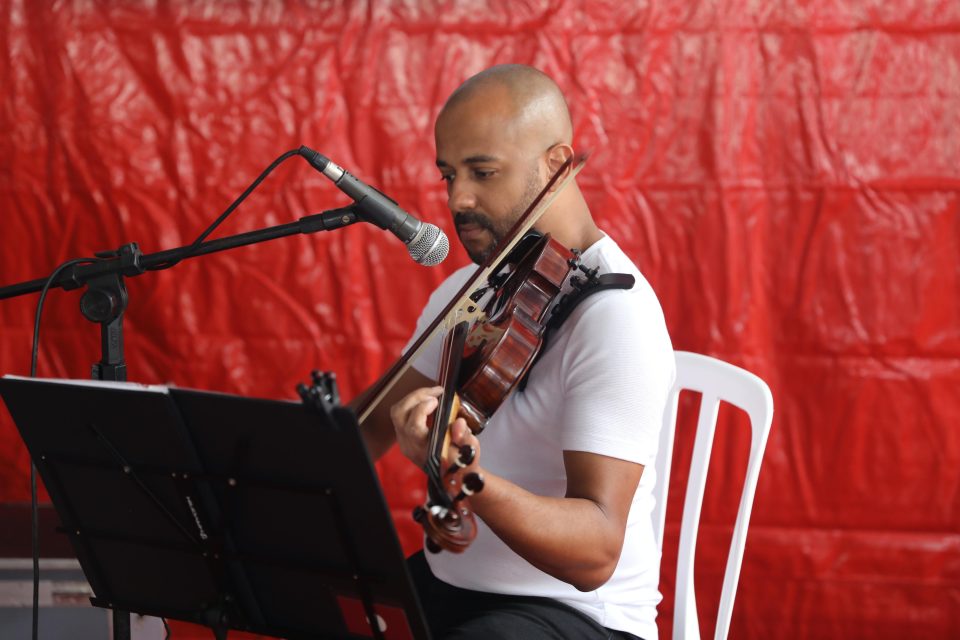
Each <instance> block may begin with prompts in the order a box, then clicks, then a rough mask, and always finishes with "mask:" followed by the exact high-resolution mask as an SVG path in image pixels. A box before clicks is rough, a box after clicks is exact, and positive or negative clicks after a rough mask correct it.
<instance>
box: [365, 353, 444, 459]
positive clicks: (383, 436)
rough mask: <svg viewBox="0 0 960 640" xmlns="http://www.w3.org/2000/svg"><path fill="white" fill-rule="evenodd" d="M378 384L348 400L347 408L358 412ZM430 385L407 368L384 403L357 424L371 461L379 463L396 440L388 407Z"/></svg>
mask: <svg viewBox="0 0 960 640" xmlns="http://www.w3.org/2000/svg"><path fill="white" fill-rule="evenodd" d="M379 382H380V380H377V383H379ZM377 383H374V384H373V385H371V386H370V387H368V388H367V389H366V390H365V391H363V392H362V393H360V395H358V396H357V397H356V398H354V399H353V400H351V401H350V403H349V404H348V406H349V407H350V408H351V409H353V410H354V411H358V412H359V409H360V407H362V406H363V405H364V403H365V402H366V399H367V398H368V397H369V396H370V393H371V391H372V389H373V388H374V387H376V386H377ZM433 384H434V382H433V380H431V379H430V378H428V377H427V376H425V375H423V374H422V373H420V372H419V371H417V370H416V369H414V368H413V367H410V368H408V369H407V370H406V372H404V374H403V375H402V376H400V379H399V380H397V382H396V383H395V384H394V385H393V388H392V389H391V390H390V391H389V392H387V395H386V396H384V398H383V400H381V401H380V403H379V404H378V405H377V406H376V407H374V408H373V411H372V412H371V413H370V415H368V416H367V419H366V420H364V421H363V422H362V423H361V424H360V435H361V436H362V437H363V442H364V444H365V445H367V451H368V452H369V454H370V458H371V459H373V460H374V461H377V460H379V459H380V458H381V457H382V456H383V455H384V454H385V453H386V452H387V451H389V449H390V447H391V446H393V443H394V442H396V439H397V436H396V433H395V432H394V428H393V422H391V420H390V407H392V406H393V405H394V404H396V403H397V402H398V401H399V400H400V399H401V398H403V397H404V396H406V395H408V394H409V393H410V392H412V391H414V390H415V389H418V388H421V387H429V386H432V385H433Z"/></svg>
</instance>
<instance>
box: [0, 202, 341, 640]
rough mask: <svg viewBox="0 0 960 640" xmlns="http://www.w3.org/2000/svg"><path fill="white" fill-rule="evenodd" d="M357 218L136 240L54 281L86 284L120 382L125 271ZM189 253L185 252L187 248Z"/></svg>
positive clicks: (9, 291) (331, 215) (35, 287)
mask: <svg viewBox="0 0 960 640" xmlns="http://www.w3.org/2000/svg"><path fill="white" fill-rule="evenodd" d="M358 221H359V217H358V215H357V210H356V204H352V205H350V206H347V207H340V208H339V209H331V210H329V211H324V212H322V213H318V214H315V215H311V216H305V217H303V218H300V219H299V220H297V221H296V222H289V223H286V224H280V225H276V226H272V227H266V228H264V229H258V230H256V231H248V232H247V233H240V234H237V235H233V236H227V237H225V238H220V239H217V240H211V241H210V242H204V243H202V244H200V245H198V246H196V247H193V246H190V245H187V246H183V247H178V248H176V249H167V250H165V251H158V252H156V253H150V254H144V253H143V252H141V251H140V247H139V246H138V245H137V243H136V242H130V243H127V244H125V245H123V246H121V247H120V248H119V249H117V250H116V251H106V252H100V253H96V254H94V255H96V257H97V258H100V260H99V261H97V262H94V263H92V264H86V265H73V266H72V267H71V268H68V269H65V270H64V271H63V272H62V273H61V274H60V275H59V276H58V277H57V278H56V279H55V280H54V281H53V282H52V283H51V284H50V286H51V287H54V286H57V287H60V288H62V289H64V290H71V289H78V288H80V287H82V286H84V285H86V287H87V290H86V291H84V292H83V295H82V296H81V298H80V312H81V313H82V314H83V317H84V318H86V319H87V320H89V321H91V322H96V323H99V324H100V352H101V358H100V362H97V363H95V364H94V365H93V367H92V368H91V376H92V378H93V379H94V380H110V381H118V382H122V381H125V380H126V379H127V364H126V362H125V361H124V358H123V313H124V311H126V309H127V303H128V301H129V296H128V295H127V287H126V285H125V284H124V280H123V278H124V276H139V275H141V274H143V273H144V272H145V271H151V270H152V271H158V270H161V269H165V268H168V267H172V266H174V264H176V263H177V262H179V261H180V260H185V259H187V258H194V257H196V256H201V255H206V254H208V253H215V252H217V251H225V250H227V249H234V248H236V247H241V246H244V245H248V244H256V243H258V242H266V241H267V240H274V239H276V238H283V237H285V236H291V235H295V234H298V233H304V234H307V233H316V232H317V231H332V230H334V229H339V228H341V227H346V226H348V225H351V224H354V223H355V222H358ZM188 251H189V253H187V254H186V255H184V254H185V252H188ZM47 280H48V278H39V279H37V280H30V281H26V282H20V283H17V284H13V285H9V286H6V287H0V300H3V299H6V298H13V297H16V296H21V295H25V294H28V293H36V292H39V291H42V290H43V287H44V286H45V285H46V283H47ZM112 611H113V637H114V640H130V613H129V612H127V611H122V610H118V609H113V610H112Z"/></svg>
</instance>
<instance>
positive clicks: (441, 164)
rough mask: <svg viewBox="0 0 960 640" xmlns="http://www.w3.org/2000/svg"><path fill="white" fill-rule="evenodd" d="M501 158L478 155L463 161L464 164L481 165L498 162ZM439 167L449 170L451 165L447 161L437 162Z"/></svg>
mask: <svg viewBox="0 0 960 640" xmlns="http://www.w3.org/2000/svg"><path fill="white" fill-rule="evenodd" d="M499 160H500V158H498V157H497V156H488V155H482V154H481V155H476V156H470V157H468V158H464V159H463V163H464V164H480V163H483V162H498V161H499ZM437 166H438V167H439V168H441V169H445V168H449V167H450V164H449V163H448V162H446V161H445V160H437Z"/></svg>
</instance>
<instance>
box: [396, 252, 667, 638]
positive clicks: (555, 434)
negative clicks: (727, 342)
mask: <svg viewBox="0 0 960 640" xmlns="http://www.w3.org/2000/svg"><path fill="white" fill-rule="evenodd" d="M581 262H582V264H584V265H585V266H587V267H591V268H592V267H599V268H600V273H609V272H615V273H629V274H632V275H633V276H634V277H635V278H636V283H635V284H634V286H633V288H632V289H629V290H608V291H601V292H598V293H594V294H593V295H591V296H589V297H588V298H587V299H586V300H584V301H583V302H581V303H580V305H579V306H578V307H577V308H576V310H575V311H574V312H573V313H572V314H571V315H570V317H569V318H567V320H566V321H565V322H564V324H563V325H562V326H561V327H560V329H559V330H557V331H555V332H554V333H553V335H552V336H551V338H550V341H549V344H548V345H547V349H546V351H545V352H544V353H543V354H542V355H541V357H540V359H539V360H538V361H537V363H536V364H535V366H534V367H533V369H532V372H531V374H530V378H529V380H528V384H527V387H526V389H525V390H524V391H523V392H515V393H513V394H512V395H511V396H510V397H509V398H508V399H507V400H506V401H505V402H504V403H503V404H502V405H501V406H500V408H499V410H498V411H497V412H496V413H495V414H494V416H493V417H492V418H491V419H490V420H489V422H488V424H487V427H486V429H485V430H484V431H483V432H482V433H481V434H480V436H479V439H480V448H481V452H482V459H483V466H484V467H485V468H486V469H488V470H489V471H490V472H491V473H494V474H497V475H499V476H501V477H503V478H506V479H508V480H510V481H511V482H513V483H515V484H517V485H519V486H521V487H523V488H524V489H526V490H527V491H530V492H532V493H535V494H538V495H542V496H552V497H562V496H564V494H565V493H566V485H567V483H566V473H565V470H564V466H563V451H564V450H572V451H585V452H590V453H597V454H600V455H604V456H610V457H614V458H620V459H623V460H629V461H631V462H636V463H639V464H642V465H645V468H644V471H643V475H642V477H641V480H640V486H639V488H638V489H637V492H636V494H635V496H634V500H633V504H632V506H631V508H630V515H629V518H628V521H627V530H626V536H625V539H624V544H623V551H622V553H621V556H620V561H619V563H618V564H617V568H616V570H615V571H614V573H613V576H612V577H611V578H610V580H609V581H607V583H606V584H604V585H603V586H601V587H600V588H599V589H596V590H595V591H591V592H587V593H584V592H581V591H578V590H577V589H576V588H574V587H573V586H572V585H570V584H567V583H566V582H563V581H561V580H558V579H556V578H554V577H552V576H550V575H548V574H546V573H544V572H543V571H541V570H540V569H537V568H536V567H534V566H533V565H531V564H530V563H529V562H527V561H526V560H524V559H523V558H521V557H520V556H519V555H517V554H516V553H515V552H514V551H512V550H511V549H510V548H509V547H508V546H507V545H506V544H504V543H503V542H502V541H501V540H500V539H499V538H498V537H497V536H496V534H494V533H493V532H492V531H491V530H490V529H489V528H488V527H487V526H486V525H485V524H484V523H483V521H482V520H480V519H478V520H477V525H478V529H479V531H478V534H477V537H476V539H475V540H474V541H473V543H472V544H471V545H470V547H468V548H467V550H466V551H465V552H464V553H462V554H452V553H445V552H444V553H439V554H429V553H428V554H427V560H428V562H429V564H430V568H431V570H432V571H433V573H434V575H436V577H437V578H439V579H440V580H443V581H444V582H447V583H449V584H452V585H455V586H457V587H461V588H464V589H474V590H477V591H486V592H492V593H504V594H517V595H532V596H542V597H549V598H554V599H556V600H559V601H560V602H563V603H565V604H568V605H570V606H572V607H574V608H576V609H578V610H579V611H582V612H584V613H585V614H587V615H588V616H590V617H591V618H593V619H594V620H596V621H597V622H599V623H600V624H601V625H603V626H605V627H608V628H611V629H619V630H623V631H627V632H629V633H632V634H635V635H638V636H640V637H643V638H646V639H647V640H653V639H655V638H656V637H657V627H656V622H655V618H656V606H657V604H658V603H659V602H660V599H661V596H660V593H659V591H658V590H657V584H658V580H659V570H660V558H659V553H658V552H657V547H656V543H655V541H654V537H653V526H652V523H651V517H650V514H651V510H652V508H653V494H652V491H653V485H654V482H655V481H656V474H655V472H654V468H653V464H654V460H655V458H656V454H657V444H658V440H659V432H660V426H661V424H662V422H663V412H664V408H665V405H666V398H667V392H668V390H669V389H670V387H671V386H672V384H673V381H674V377H675V374H676V371H675V364H674V356H673V347H672V345H671V343H670V337H669V335H668V334H667V329H666V325H665V323H664V319H663V311H662V310H661V308H660V303H659V301H658V300H657V297H656V294H654V292H653V289H651V287H650V285H649V284H648V283H647V281H646V280H645V279H644V277H643V276H642V275H641V274H640V272H639V270H638V269H637V268H636V266H634V264H633V263H632V262H631V261H630V259H629V258H628V257H627V256H626V255H625V254H624V253H623V251H621V249H620V247H619V246H617V244H616V243H615V242H614V241H613V240H612V239H611V238H609V237H608V236H606V235H604V237H603V238H602V239H601V240H599V241H597V242H596V243H594V244H593V245H592V246H591V247H589V248H588V249H586V250H585V251H584V252H583V254H582V256H581ZM476 269H477V267H476V266H475V265H469V266H467V267H464V268H462V269H460V270H458V271H456V272H454V273H453V274H452V275H451V276H450V277H449V278H447V279H446V280H445V281H444V282H443V283H442V284H441V285H440V286H439V287H438V288H437V289H436V290H435V291H434V292H433V294H432V295H431V296H430V300H429V302H428V303H427V306H426V308H425V309H424V311H423V313H422V314H421V316H420V320H419V321H418V323H417V331H416V333H415V334H414V335H415V336H418V335H419V334H420V333H421V332H422V331H423V330H424V329H426V327H427V326H428V325H429V324H430V322H431V321H432V320H433V319H434V318H435V317H436V316H437V315H438V314H439V313H440V312H441V311H442V310H443V308H444V307H445V306H446V304H447V303H448V302H449V301H450V299H451V298H453V296H454V295H456V293H457V292H458V291H459V290H460V288H461V287H462V286H463V284H464V283H465V282H466V281H467V280H468V279H469V278H470V276H471V275H472V274H473V273H474V272H475V271H476ZM570 288H571V286H570V284H569V282H567V283H565V285H564V289H565V290H568V289H570ZM412 342H413V341H412V340H411V344H412ZM440 342H441V341H440V340H439V339H435V340H433V341H432V342H431V343H430V344H429V345H427V346H426V347H425V349H424V351H423V352H422V353H421V355H420V357H419V358H418V359H417V360H416V361H415V362H414V363H413V366H414V367H415V368H416V369H417V370H419V371H420V372H421V373H423V374H425V375H427V376H429V377H431V378H433V379H436V377H437V369H438V367H439V357H440V349H441V346H442V345H441V344H440Z"/></svg>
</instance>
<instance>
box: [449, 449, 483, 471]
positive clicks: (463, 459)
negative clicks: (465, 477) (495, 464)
mask: <svg viewBox="0 0 960 640" xmlns="http://www.w3.org/2000/svg"><path fill="white" fill-rule="evenodd" d="M459 450H460V455H458V456H457V459H456V460H455V461H454V462H455V464H456V465H457V467H459V468H460V469H462V468H464V467H468V466H470V463H471V462H473V460H474V458H476V457H477V449H476V447H474V446H473V445H472V444H465V445H463V446H462V447H459ZM450 469H451V470H453V471H455V469H453V467H451V468H450Z"/></svg>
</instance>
